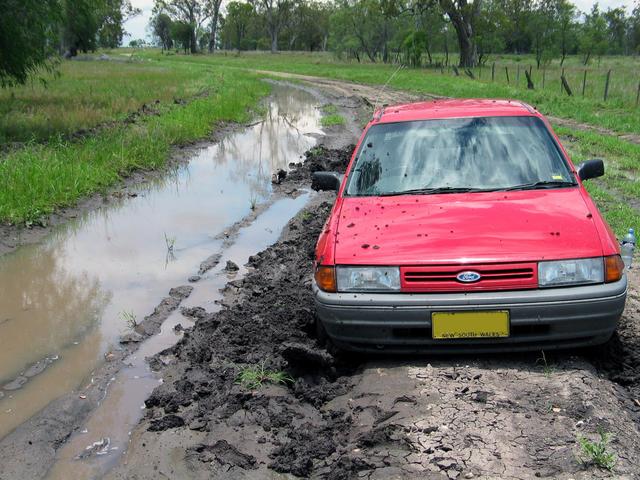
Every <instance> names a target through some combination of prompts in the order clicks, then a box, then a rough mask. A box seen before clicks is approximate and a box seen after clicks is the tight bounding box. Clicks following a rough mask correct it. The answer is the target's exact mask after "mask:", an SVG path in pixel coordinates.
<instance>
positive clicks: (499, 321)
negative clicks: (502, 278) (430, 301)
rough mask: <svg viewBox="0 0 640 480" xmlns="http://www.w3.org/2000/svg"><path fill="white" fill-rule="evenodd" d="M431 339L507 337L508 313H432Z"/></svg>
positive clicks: (500, 311)
mask: <svg viewBox="0 0 640 480" xmlns="http://www.w3.org/2000/svg"><path fill="white" fill-rule="evenodd" d="M431 330H432V335H433V338H445V339H456V338H501V337H508V336H509V312H508V311H506V310H498V311H491V312H433V313H432V314H431Z"/></svg>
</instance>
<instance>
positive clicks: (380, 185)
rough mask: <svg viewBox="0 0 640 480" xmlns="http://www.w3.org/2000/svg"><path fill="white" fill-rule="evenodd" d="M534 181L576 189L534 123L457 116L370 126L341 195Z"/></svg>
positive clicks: (502, 185) (546, 134)
mask: <svg viewBox="0 0 640 480" xmlns="http://www.w3.org/2000/svg"><path fill="white" fill-rule="evenodd" d="M538 182H554V183H558V182H560V183H562V182H567V183H568V184H573V183H575V179H574V177H573V175H572V174H571V171H570V170H569V167H568V165H567V163H566V162H565V161H564V159H563V158H562V156H561V154H560V151H559V150H558V148H557V146H556V144H555V142H554V141H553V139H552V137H551V135H550V133H549V131H548V130H547V128H546V126H545V125H544V123H543V122H542V121H541V120H540V119H539V118H536V117H480V118H455V119H444V120H423V121H414V122H400V123H387V124H379V125H374V126H372V127H371V128H370V129H369V131H368V132H367V135H366V137H365V139H364V140H363V142H362V144H361V146H360V150H359V152H358V156H357V158H356V163H355V165H354V168H353V170H352V172H351V173H350V175H349V184H348V186H347V191H346V194H347V195H359V196H374V195H384V194H393V193H399V192H404V191H408V190H421V189H425V190H429V189H445V190H446V189H454V191H455V189H471V190H499V189H504V188H513V187H517V186H519V185H527V184H529V185H530V184H536V183H538ZM424 193H429V192H428V191H425V192H424Z"/></svg>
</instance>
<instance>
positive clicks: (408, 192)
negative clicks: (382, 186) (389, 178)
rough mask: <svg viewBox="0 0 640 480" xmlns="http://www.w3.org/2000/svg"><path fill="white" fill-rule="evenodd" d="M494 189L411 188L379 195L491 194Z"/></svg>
mask: <svg viewBox="0 0 640 480" xmlns="http://www.w3.org/2000/svg"><path fill="white" fill-rule="evenodd" d="M495 190H496V189H495V188H491V189H485V188H471V187H434V188H413V189H411V190H401V191H398V192H385V193H380V194H379V196H381V197H393V196H395V195H412V194H423V195H431V194H437V193H469V192H493V191H495Z"/></svg>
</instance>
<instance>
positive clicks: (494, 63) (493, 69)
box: [491, 62, 496, 82]
mask: <svg viewBox="0 0 640 480" xmlns="http://www.w3.org/2000/svg"><path fill="white" fill-rule="evenodd" d="M495 79H496V62H493V65H491V81H492V82H493V81H495Z"/></svg>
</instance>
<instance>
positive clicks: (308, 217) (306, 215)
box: [300, 212, 313, 222]
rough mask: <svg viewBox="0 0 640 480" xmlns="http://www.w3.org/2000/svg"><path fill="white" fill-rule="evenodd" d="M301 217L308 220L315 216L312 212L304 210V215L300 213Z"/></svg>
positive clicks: (305, 220)
mask: <svg viewBox="0 0 640 480" xmlns="http://www.w3.org/2000/svg"><path fill="white" fill-rule="evenodd" d="M300 218H301V219H302V221H303V222H308V221H309V220H311V219H312V218H313V214H312V213H311V212H304V213H303V214H302V215H300Z"/></svg>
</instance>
